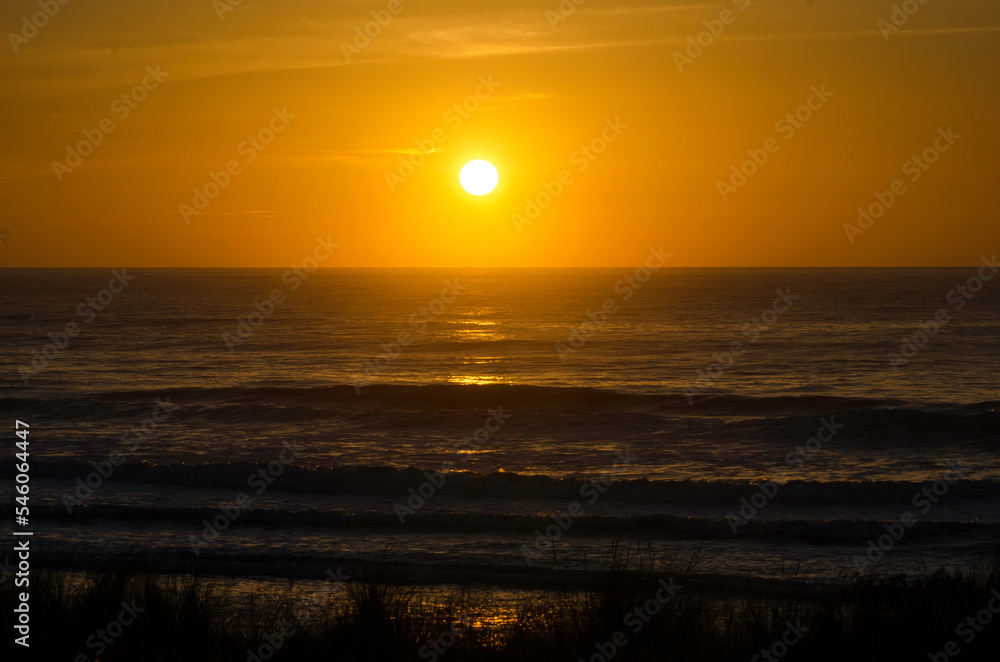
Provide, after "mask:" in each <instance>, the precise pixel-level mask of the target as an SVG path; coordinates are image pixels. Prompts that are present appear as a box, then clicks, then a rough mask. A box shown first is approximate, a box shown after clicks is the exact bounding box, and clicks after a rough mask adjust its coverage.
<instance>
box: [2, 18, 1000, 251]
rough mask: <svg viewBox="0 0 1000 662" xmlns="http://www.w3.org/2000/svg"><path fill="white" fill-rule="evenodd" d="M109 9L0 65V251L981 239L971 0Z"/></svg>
mask: <svg viewBox="0 0 1000 662" xmlns="http://www.w3.org/2000/svg"><path fill="white" fill-rule="evenodd" d="M110 4H111V5H113V6H114V10H113V11H112V10H109V11H104V12H102V13H101V15H100V17H97V16H96V15H95V14H94V13H93V12H90V11H86V10H85V8H84V7H83V6H82V5H81V6H80V7H76V6H75V5H66V6H65V7H62V8H61V9H60V12H59V14H58V15H56V16H54V17H52V19H51V20H50V21H49V24H48V25H46V26H45V27H44V28H41V29H39V30H38V34H37V35H36V36H33V37H31V38H30V39H27V40H26V41H25V43H23V44H18V45H17V50H18V52H16V53H14V52H13V48H12V47H11V48H8V50H7V51H6V52H5V53H4V54H3V56H2V57H0V78H2V79H3V85H4V90H5V96H6V97H7V98H8V100H9V101H11V103H7V104H5V105H4V106H3V108H2V109H0V117H2V119H3V124H4V127H5V140H4V144H3V146H2V148H0V156H2V158H0V180H2V182H3V185H2V187H0V200H2V203H3V209H4V219H3V220H2V221H0V229H2V230H3V231H6V232H8V233H9V237H8V238H7V239H5V240H4V241H3V242H2V244H0V267H84V266H94V267H96V266H102V267H104V266H121V265H128V266H135V267H143V266H146V267H152V266H160V267H287V266H288V265H289V264H292V263H295V262H297V261H299V260H301V259H302V257H303V256H305V255H307V254H308V252H309V251H310V250H311V247H312V245H313V243H314V241H315V237H316V236H317V235H321V236H324V237H325V236H330V237H331V238H332V240H333V241H335V242H338V243H339V244H340V245H341V249H340V250H339V251H338V254H337V256H336V259H335V260H332V261H331V263H329V264H325V265H324V266H330V267H541V266H552V267H591V266H593V267H601V266H623V265H634V264H638V263H639V262H641V260H642V259H643V256H644V255H645V253H646V250H647V248H648V247H649V246H650V245H655V246H659V245H661V244H662V245H664V246H666V249H667V250H668V251H670V252H672V253H673V254H674V257H673V259H672V260H671V266H676V267H689V266H716V267H733V266H764V267H766V266H945V265H963V264H978V263H979V260H980V257H981V256H982V255H983V252H984V251H989V253H990V254H991V253H992V252H994V251H995V249H996V243H997V239H1000V229H998V224H997V220H996V219H997V212H998V211H1000V202H998V201H997V199H996V196H995V195H994V194H993V191H994V188H995V181H994V180H995V177H996V168H995V167H994V166H993V163H994V161H995V158H996V155H997V154H998V153H1000V130H998V128H997V126H996V121H995V115H996V108H997V107H998V101H1000V99H998V97H1000V87H998V86H997V85H996V84H995V83H996V77H997V74H996V71H995V59H996V57H995V56H996V52H997V47H998V45H1000V44H998V40H1000V6H998V5H996V4H995V3H993V4H988V3H978V2H972V1H971V0H958V1H956V2H949V3H927V4H925V5H923V6H921V8H920V9H919V11H918V12H917V13H916V14H915V15H914V16H912V17H910V18H909V20H908V22H907V23H906V25H905V26H903V27H902V29H900V30H899V31H898V32H887V33H886V34H885V35H883V34H881V33H880V28H879V27H878V26H879V21H881V20H884V19H885V18H886V17H889V16H890V14H891V13H892V3H891V2H884V3H883V2H875V3H872V2H867V1H863V0H844V1H842V2H822V1H820V2H815V3H806V2H792V1H788V2H770V3H764V2H749V1H747V0H741V1H740V2H733V3H718V6H716V5H713V4H711V3H709V4H708V5H706V4H704V3H696V2H682V3H675V4H669V5H663V4H662V3H653V2H646V1H642V0H640V1H639V2H635V3H628V4H627V5H623V4H615V3H609V2H599V1H597V0H593V1H592V2H588V3H586V4H583V5H580V6H578V7H577V9H576V10H575V12H574V13H572V14H571V15H567V16H561V18H562V19H564V20H558V19H553V17H552V16H551V15H547V14H546V11H550V12H551V11H556V12H558V7H559V3H558V2H554V1H553V2H548V3H540V4H537V5H522V4H518V3H515V5H511V4H510V3H509V2H501V1H500V0H487V1H486V2H483V3H465V2H458V1H457V0H453V1H447V2H438V3H431V4H424V3H416V2H414V3H409V2H404V3H403V4H402V10H401V12H400V13H399V14H398V15H395V16H394V17H393V18H392V20H391V22H389V23H388V24H386V25H385V26H382V27H380V29H379V31H378V35H377V36H375V37H372V38H371V39H370V43H368V44H367V45H365V46H364V47H363V48H358V47H357V43H360V42H355V39H356V34H357V33H356V31H355V28H357V27H359V26H362V27H363V26H364V25H365V23H366V21H370V20H371V16H370V11H371V10H376V11H378V10H381V9H382V8H383V7H385V3H373V4H370V5H369V4H357V3H324V2H319V1H318V0H299V1H296V2H292V3H289V4H281V5H279V4H277V3H275V4H270V3H256V4H251V3H244V4H242V5H239V6H236V7H235V8H233V11H231V12H227V13H225V15H224V16H222V17H221V18H222V20H220V17H219V16H217V15H216V10H215V9H213V5H212V3H209V2H203V3H194V4H185V5H182V6H180V7H174V6H172V5H170V6H168V5H164V6H163V7H158V6H157V7H152V6H145V5H143V6H141V7H139V6H135V4H134V3H129V2H125V0H113V1H112V2H111V3H110ZM472 5H474V6H472ZM29 6H30V7H32V8H34V5H33V4H32V5H25V6H24V7H21V8H18V7H13V6H12V7H8V8H7V9H5V10H4V12H3V13H2V24H3V25H4V26H6V28H7V29H6V30H5V32H6V31H7V30H15V28H16V27H17V26H19V25H20V21H21V13H22V12H23V11H27V9H25V8H26V7H29ZM723 10H728V11H730V12H731V16H732V17H733V20H732V21H731V22H729V23H727V24H725V26H724V31H723V32H722V33H721V34H720V35H718V36H716V37H713V38H712V41H711V43H710V44H709V45H707V46H704V47H699V48H697V49H691V47H690V44H691V42H689V41H688V39H689V38H696V37H697V36H698V34H699V32H700V31H703V30H705V29H706V27H705V25H706V23H705V22H706V21H707V22H708V24H713V21H715V20H716V19H719V17H720V16H722V14H721V12H722V11H723ZM699 51H700V52H699ZM678 54H680V56H678ZM692 55H693V57H692ZM348 59H349V60H350V61H348ZM821 86H825V88H826V89H827V90H829V91H830V92H831V93H832V96H831V97H830V98H829V99H828V100H826V101H824V102H823V103H822V105H821V107H819V108H813V109H812V110H811V111H810V117H809V119H808V120H806V121H804V122H798V121H797V120H794V117H795V113H796V111H797V109H799V108H801V107H803V106H804V105H806V106H807V107H808V104H809V103H810V101H809V99H810V97H811V95H812V94H813V91H812V90H814V89H815V88H819V87H821ZM123 97H124V98H123ZM140 97H141V98H140ZM813 105H816V104H815V102H814V103H813ZM789 114H791V115H792V117H793V120H794V121H792V122H791V123H789V122H788V121H786V123H785V124H784V125H782V122H783V121H785V118H786V116H787V115H789ZM796 122H798V124H800V126H798V127H793V128H794V131H793V132H792V135H789V134H788V131H789V130H788V126H792V125H794V124H795V123H796ZM102 123H103V124H102ZM108 127H110V129H111V130H109V131H106V129H107V128H108ZM948 127H951V129H952V130H953V132H954V133H955V134H958V135H959V136H961V137H960V138H959V139H957V141H955V142H954V144H953V145H950V146H949V149H948V150H947V151H945V152H943V153H941V154H939V155H938V156H939V158H937V159H936V160H935V162H934V163H933V165H930V166H929V167H928V168H927V169H922V168H920V169H919V170H920V173H919V174H920V176H919V177H918V178H917V179H916V180H913V179H911V177H912V176H913V175H912V174H908V173H907V171H906V165H907V164H909V163H911V160H912V159H913V157H914V156H918V157H919V156H920V155H922V154H924V153H925V151H926V150H927V149H928V148H930V147H932V146H933V145H934V144H935V140H936V139H937V137H938V135H939V134H938V131H939V129H945V130H946V129H948ZM88 136H90V137H91V138H94V137H96V136H100V140H97V139H96V138H94V139H93V140H92V141H91V142H93V143H96V144H92V145H91V146H90V149H89V151H88V150H87V147H86V146H85V147H84V148H83V151H88V154H87V155H86V156H82V157H80V159H79V163H78V165H76V166H75V167H73V166H71V165H70V164H71V162H76V158H75V157H74V156H73V155H72V154H68V153H67V146H69V147H71V148H73V147H74V146H78V145H79V144H80V143H81V141H87V140H91V138H88ZM768 141H772V142H770V143H769V142H768ZM767 145H770V146H771V149H770V150H769V149H767V148H766V147H765V146H767ZM762 154H766V156H767V158H766V161H763V162H762V163H759V164H758V165H756V167H753V164H751V166H748V167H747V168H746V169H747V170H753V171H754V173H753V174H752V175H750V176H748V177H746V182H745V183H744V184H741V185H738V186H733V188H734V189H735V192H732V191H731V192H730V193H729V194H728V195H727V196H726V199H724V196H723V195H721V194H720V188H719V183H720V181H721V182H725V183H728V184H729V185H731V186H732V185H733V184H732V182H733V181H737V182H738V181H740V179H741V178H740V175H738V174H734V172H733V169H734V168H736V169H739V168H740V167H742V165H741V164H743V163H744V162H746V161H747V160H748V159H751V158H754V155H757V158H758V159H760V157H761V155H762ZM475 159H484V160H487V161H489V162H490V163H492V164H493V165H494V166H496V168H497V169H498V170H499V172H500V173H501V176H500V181H499V185H498V186H497V188H496V189H495V190H493V191H492V192H491V193H489V194H488V195H484V196H476V195H470V194H469V193H467V192H466V191H464V190H463V189H462V186H461V184H460V182H459V177H458V173H459V172H460V170H461V169H462V167H463V165H464V164H466V163H468V162H470V161H473V160H475ZM54 162H59V163H60V164H61V165H60V166H58V167H54V166H53V163H54ZM911 165H912V164H911ZM918 168H919V167H918ZM911 172H916V171H911ZM734 177H735V180H734V179H733V178H734ZM60 180H61V181H60ZM896 180H900V181H901V183H902V184H903V185H905V189H906V190H905V193H902V194H899V195H895V194H894V195H893V198H894V199H893V201H892V203H891V204H889V205H888V209H886V211H885V213H884V215H882V216H880V217H879V218H878V219H876V220H874V222H873V223H872V224H871V226H870V227H869V228H868V229H866V230H865V231H864V233H863V234H862V235H860V236H857V237H855V241H854V242H853V243H851V242H850V241H849V237H848V236H846V235H845V229H844V225H845V224H847V223H851V224H853V223H856V222H857V219H858V216H859V212H858V208H859V207H861V208H868V207H869V206H870V205H872V204H874V203H876V202H877V201H878V199H879V198H878V196H879V195H884V192H886V191H891V187H892V185H893V183H894V182H895V181H896ZM212 193H214V194H215V195H211V194H212ZM199 196H202V197H201V198H199ZM886 199H887V198H886ZM202 202H204V203H205V204H204V206H203V207H202V208H200V209H196V207H198V206H199V205H200V204H201V203H202ZM184 205H186V206H187V209H191V210H196V211H197V213H190V212H185V208H184ZM535 212H537V213H535ZM518 219H521V220H520V221H519V220H518ZM525 221H528V222H525Z"/></svg>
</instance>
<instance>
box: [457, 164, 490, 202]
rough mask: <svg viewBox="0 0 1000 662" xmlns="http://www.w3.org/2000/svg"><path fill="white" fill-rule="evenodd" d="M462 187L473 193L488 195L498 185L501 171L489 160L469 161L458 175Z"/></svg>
mask: <svg viewBox="0 0 1000 662" xmlns="http://www.w3.org/2000/svg"><path fill="white" fill-rule="evenodd" d="M458 181H459V182H461V184H462V188H464V189H465V190H466V191H468V192H469V193H471V194H472V195H486V194H487V193H490V192H491V191H492V190H493V189H495V188H496V187H497V182H499V181H500V173H498V172H497V169H496V168H494V167H493V164H492V163H490V162H489V161H483V160H482V159H479V160H476V161H469V162H468V163H466V164H465V167H463V168H462V172H460V173H459V175H458Z"/></svg>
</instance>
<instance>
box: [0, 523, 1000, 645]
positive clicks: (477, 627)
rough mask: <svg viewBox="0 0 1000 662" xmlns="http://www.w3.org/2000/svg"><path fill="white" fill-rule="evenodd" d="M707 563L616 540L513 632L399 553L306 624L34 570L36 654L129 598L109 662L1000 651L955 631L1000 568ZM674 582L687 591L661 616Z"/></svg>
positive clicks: (134, 583) (292, 598)
mask: <svg viewBox="0 0 1000 662" xmlns="http://www.w3.org/2000/svg"><path fill="white" fill-rule="evenodd" d="M696 561H697V558H692V559H689V560H686V561H684V562H683V563H680V564H671V563H664V562H663V561H662V560H661V559H657V558H655V554H654V553H653V551H652V549H651V548H650V547H648V546H647V547H645V548H639V547H636V546H631V545H626V546H623V545H622V544H621V543H620V542H619V541H614V542H613V543H612V545H611V547H610V549H609V552H608V554H607V555H606V556H605V557H604V558H602V559H601V560H599V562H598V564H597V569H596V570H594V572H592V573H591V575H590V576H591V577H592V581H591V582H590V583H589V584H588V585H587V586H585V587H583V588H582V589H581V590H576V591H568V590H564V591H557V592H551V593H549V594H547V596H546V597H536V598H533V599H532V600H530V601H526V602H525V604H523V605H522V607H521V609H520V611H519V612H518V613H517V614H516V617H515V618H511V619H507V620H505V621H502V622H493V621H491V620H490V618H489V616H490V611H489V609H490V608H489V604H488V602H487V601H486V600H485V599H484V598H485V596H486V595H487V592H486V591H485V590H484V591H476V590H463V591H459V590H456V591H455V593H454V594H453V595H451V596H449V597H447V599H445V600H441V599H439V598H435V599H431V597H430V596H429V593H428V592H427V591H424V590H420V589H417V588H416V587H412V586H408V585H407V584H406V582H405V579H406V577H405V566H404V565H402V564H401V563H400V562H399V561H398V559H397V558H396V557H395V556H394V555H393V554H391V553H390V552H386V551H383V552H379V553H377V554H375V555H373V556H372V558H371V559H370V560H369V562H368V563H366V564H364V566H363V567H361V568H359V569H358V570H357V574H356V576H354V577H352V578H351V580H350V581H348V582H347V583H346V584H344V585H343V586H342V587H341V588H340V590H336V591H331V592H330V594H329V595H326V594H324V597H323V599H322V601H321V602H320V603H319V604H318V606H317V607H316V608H315V609H314V610H313V611H311V612H310V616H309V617H308V618H307V619H305V620H304V621H303V620H302V619H300V618H298V616H299V615H301V614H300V612H299V611H297V606H298V605H299V597H300V596H299V595H298V591H297V590H296V586H295V585H294V584H291V583H290V584H289V585H288V586H287V587H285V588H283V589H281V590H279V591H276V592H272V593H269V594H266V595H256V596H244V595H241V594H238V593H237V591H236V589H235V588H234V587H232V586H230V587H226V586H224V585H223V584H222V583H220V582H218V581H215V580H211V579H206V578H199V577H193V576H184V577H174V576H163V575H158V574H154V573H151V572H148V571H146V570H144V569H143V568H141V567H133V566H130V565H129V564H127V563H124V562H119V561H116V560H114V559H111V560H109V561H108V562H107V563H106V564H105V567H102V568H99V569H97V570H90V571H85V572H82V573H69V572H66V571H61V570H51V569H36V570H33V573H32V585H31V590H32V593H31V601H30V604H31V618H32V623H33V627H34V629H33V635H32V639H31V651H30V652H31V656H32V659H43V660H58V659H63V660H75V659H77V656H78V655H80V654H83V655H85V656H86V658H80V659H89V660H93V659H95V658H97V657H98V656H97V655H96V653H97V650H95V647H94V646H90V647H88V639H89V640H90V642H91V643H96V642H99V641H100V639H99V638H97V637H96V636H95V635H96V633H97V632H98V631H99V630H105V631H107V630H108V624H109V622H111V621H113V620H114V619H115V618H117V616H118V614H119V613H120V612H121V611H122V610H123V607H122V604H123V603H126V604H133V605H135V606H136V607H138V608H141V609H143V610H144V611H142V612H141V614H140V615H139V616H138V618H136V619H135V620H134V623H132V624H131V625H128V626H126V627H124V628H122V630H121V634H120V636H118V637H117V638H115V639H114V641H113V643H111V644H104V647H105V650H103V651H100V653H101V654H100V656H99V657H100V660H102V662H114V661H117V660H143V661H145V660H150V661H156V660H171V661H174V660H186V661H188V660H189V661H199V660H213V661H220V662H224V661H233V662H236V661H239V662H244V661H246V660H248V659H250V660H252V659H254V658H253V657H250V655H249V653H248V651H255V652H263V653H264V654H267V653H268V651H269V650H272V649H274V650H272V653H271V654H270V655H268V656H267V657H265V656H264V655H262V656H261V659H271V658H273V659H277V660H310V661H313V660H352V661H354V660H358V661H367V660H371V661H382V660H386V661H392V662H395V661H398V660H442V661H444V662H470V661H486V662H490V661H494V660H496V661H500V660H520V661H524V662H555V661H557V660H567V661H569V662H576V661H577V660H580V659H583V660H587V661H588V662H589V661H591V660H594V661H595V662H598V661H599V660H601V659H606V657H605V656H606V654H607V653H608V652H610V650H611V649H609V646H611V644H612V643H613V641H614V638H615V635H616V633H620V635H619V641H621V640H622V637H625V638H627V640H628V641H627V643H626V644H625V645H624V646H621V647H618V646H615V648H614V651H613V652H614V657H613V659H614V660H616V661H618V662H621V661H626V662H628V661H645V660H697V661H703V660H750V659H751V658H752V657H753V656H754V655H757V654H759V653H760V651H761V649H768V648H771V647H772V645H773V644H774V642H776V641H779V640H780V638H781V637H782V635H783V633H785V632H786V630H787V629H788V627H789V624H792V625H794V626H796V627H801V628H802V629H803V630H807V631H806V632H805V633H804V634H803V635H802V636H801V638H800V640H799V641H797V642H796V643H794V644H793V645H791V646H789V647H787V650H786V651H784V652H783V653H782V655H781V656H780V659H781V660H783V661H785V660H808V661H810V662H824V661H826V660H830V661H837V662H840V661H841V660H852V661H861V662H864V661H868V660H871V661H875V660H878V661H879V662H892V661H894V660H927V659H928V658H927V654H928V652H932V651H933V652H937V651H940V650H942V649H943V648H944V645H945V644H946V643H947V642H949V641H955V642H956V643H957V644H958V645H959V646H960V647H961V649H962V652H961V657H960V659H961V660H963V661H964V660H968V661H970V662H972V661H976V660H993V659H996V657H995V656H996V651H997V650H1000V624H997V623H991V624H990V625H988V626H985V627H983V628H982V631H981V632H978V633H977V634H976V636H975V639H974V640H973V641H972V642H971V643H970V644H967V643H966V642H965V641H963V640H962V637H959V636H958V635H957V634H956V626H957V625H958V624H959V623H960V622H962V621H964V620H965V619H967V618H969V617H970V616H975V614H976V613H977V612H981V610H983V609H985V608H986V606H987V604H988V603H989V601H990V599H991V597H992V596H991V591H992V590H993V589H997V588H1000V562H998V560H996V559H994V560H993V561H992V562H991V563H988V564H984V565H983V566H982V567H978V568H973V569H970V570H967V571H962V572H954V571H953V572H948V571H944V570H937V571H934V572H925V573H923V574H922V575H920V576H918V577H915V578H914V577H907V576H904V575H901V574H890V573H885V572H883V573H881V574H871V575H866V576H863V577H856V576H850V577H846V576H845V577H844V578H842V579H841V580H840V581H839V582H836V583H834V584H832V585H826V586H821V587H812V588H810V587H807V586H806V585H804V584H794V583H787V582H785V583H783V584H781V586H780V590H778V588H779V587H776V586H771V587H769V586H768V584H767V583H766V582H764V583H757V584H755V586H757V587H758V588H754V589H748V588H745V587H743V588H738V589H737V588H731V587H726V586H720V585H718V584H711V583H706V582H704V581H699V580H698V579H697V578H696V577H695V576H693V575H692V570H693V569H694V567H695V564H696ZM671 579H672V580H673V584H671V582H670V580H671ZM665 585H666V586H671V585H677V586H679V587H680V588H679V590H676V591H675V594H674V595H673V596H672V597H671V598H670V599H669V601H667V602H666V603H665V604H660V603H659V602H656V604H655V605H654V603H653V602H651V601H655V596H656V595H657V591H660V590H661V589H663V587H664V586H665ZM15 590H16V589H15V588H14V587H13V585H12V582H11V581H9V580H8V581H5V582H4V583H3V584H2V585H0V598H2V602H3V616H2V617H0V621H2V625H3V627H4V630H5V631H6V632H8V633H10V632H11V631H12V626H13V624H14V623H13V620H12V609H13V605H14V602H15ZM660 594H661V595H667V593H666V592H665V591H661V593H660ZM998 603H1000V601H997V602H995V603H994V604H998ZM648 607H656V608H655V613H651V612H650V611H646V609H647V608H648ZM637 608H639V609H642V610H644V611H643V616H642V617H640V616H637V615H636V611H635V610H636V609H637ZM630 614H631V615H632V616H633V618H632V619H630V620H626V619H627V618H628V616H629V615H630ZM995 618H996V620H1000V614H998V615H996V616H995ZM640 622H641V623H642V625H641V626H640V627H638V628H637V625H638V623H640ZM286 623H289V624H292V625H293V626H294V627H295V628H296V632H295V633H294V634H293V635H292V636H290V637H287V638H283V639H282V640H280V641H279V640H278V638H277V637H276V636H275V635H274V633H276V632H280V631H281V627H282V626H283V625H284V624H286ZM449 633H450V634H449ZM92 637H94V638H92ZM269 638H270V641H271V643H276V644H277V645H276V646H271V643H268V641H269ZM429 641H432V642H437V644H438V645H439V646H440V648H439V649H438V650H437V651H435V650H434V648H433V647H432V644H430V643H429ZM262 646H264V647H263V648H262ZM268 647H271V648H268ZM763 659H766V658H763ZM776 659H778V658H777V657H776Z"/></svg>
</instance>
